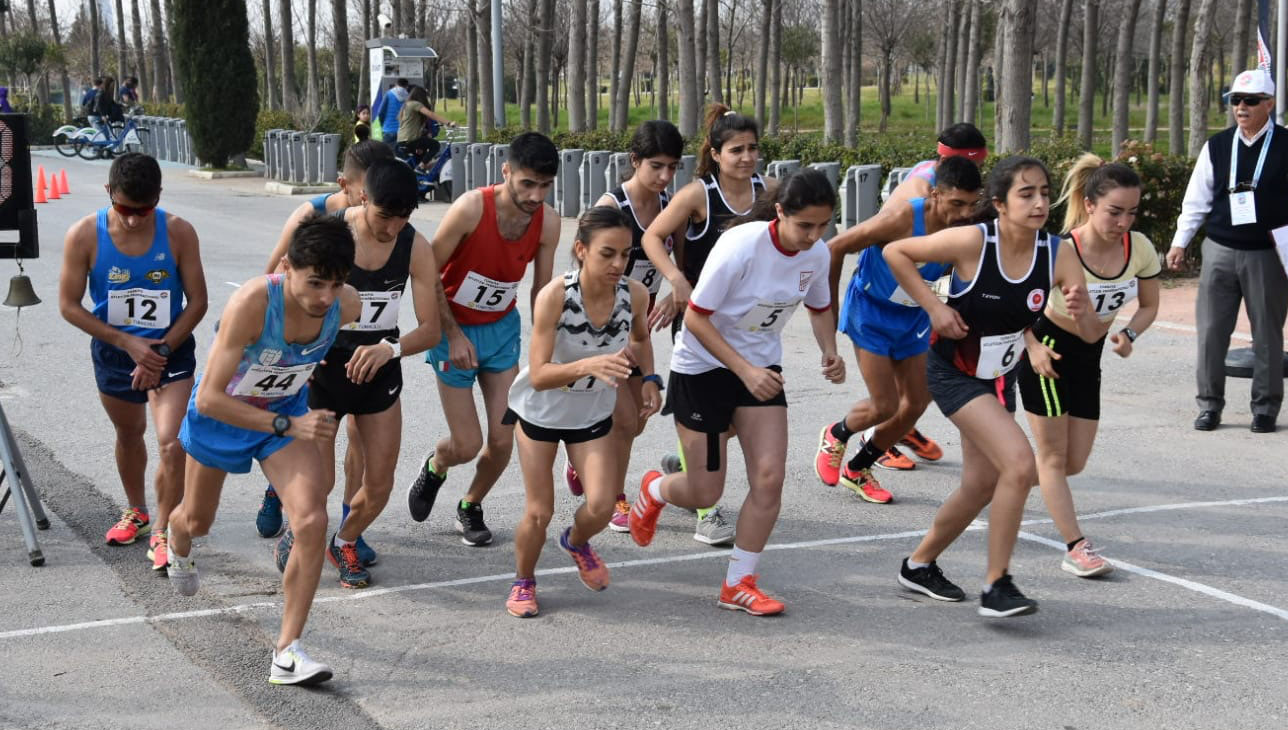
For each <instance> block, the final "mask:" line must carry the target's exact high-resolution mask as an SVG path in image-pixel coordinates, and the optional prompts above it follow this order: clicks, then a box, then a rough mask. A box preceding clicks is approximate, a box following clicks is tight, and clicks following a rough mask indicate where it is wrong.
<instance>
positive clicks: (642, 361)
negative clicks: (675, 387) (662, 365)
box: [629, 279, 662, 418]
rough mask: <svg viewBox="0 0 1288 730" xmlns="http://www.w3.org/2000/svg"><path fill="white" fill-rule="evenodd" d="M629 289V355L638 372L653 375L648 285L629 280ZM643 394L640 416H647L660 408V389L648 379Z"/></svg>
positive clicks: (654, 370) (655, 371) (654, 372)
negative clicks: (633, 360)
mask: <svg viewBox="0 0 1288 730" xmlns="http://www.w3.org/2000/svg"><path fill="white" fill-rule="evenodd" d="M629 285H630V289H631V356H632V357H633V358H634V359H635V364H636V365H637V366H638V367H639V369H640V372H642V373H644V374H645V375H655V374H656V373H657V370H656V369H655V365H654V363H653V340H652V338H651V337H650V336H649V334H650V329H651V328H650V327H649V325H648V287H646V286H644V285H643V284H641V283H640V282H638V281H635V280H633V279H632V280H630V282H629ZM642 393H643V396H644V402H643V403H642V405H643V408H641V409H640V418H648V417H649V416H651V415H653V414H654V413H657V412H658V411H659V410H660V409H661V408H662V395H661V393H662V391H661V389H660V388H659V387H658V385H657V383H654V382H653V381H649V382H647V383H644V385H643V388H642Z"/></svg>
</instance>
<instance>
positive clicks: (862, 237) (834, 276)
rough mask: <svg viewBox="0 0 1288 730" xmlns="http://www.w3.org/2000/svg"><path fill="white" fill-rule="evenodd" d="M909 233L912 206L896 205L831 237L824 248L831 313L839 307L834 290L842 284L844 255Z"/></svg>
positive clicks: (835, 311)
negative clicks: (827, 258)
mask: <svg viewBox="0 0 1288 730" xmlns="http://www.w3.org/2000/svg"><path fill="white" fill-rule="evenodd" d="M911 232H912V207H911V206H906V205H905V206H897V207H896V208H893V209H891V208H888V207H887V208H885V209H882V211H881V212H880V213H877V214H876V215H874V216H872V217H871V218H869V219H867V220H865V221H863V222H862V223H860V224H858V225H857V226H851V227H850V228H847V229H845V230H844V231H842V232H840V233H838V234H836V235H835V236H833V237H832V240H830V241H828V242H827V248H828V250H829V251H831V253H832V265H831V267H830V268H829V269H828V273H827V282H828V285H829V286H831V292H832V314H833V315H836V314H837V312H838V310H839V309H840V300H839V299H838V298H837V292H838V290H839V289H840V286H841V273H842V271H843V269H844V268H845V257H846V255H848V254H852V253H856V252H858V251H862V250H863V249H865V248H867V247H868V246H872V245H876V244H881V243H888V242H889V241H893V240H896V239H899V238H903V237H904V236H906V235H908V234H909V233H911Z"/></svg>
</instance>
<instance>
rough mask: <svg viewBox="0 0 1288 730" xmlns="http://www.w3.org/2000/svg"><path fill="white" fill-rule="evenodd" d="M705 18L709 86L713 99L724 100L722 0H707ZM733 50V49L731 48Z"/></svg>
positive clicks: (714, 100)
mask: <svg viewBox="0 0 1288 730" xmlns="http://www.w3.org/2000/svg"><path fill="white" fill-rule="evenodd" d="M706 3H707V9H706V12H704V13H703V14H702V15H703V20H704V21H705V23H706V26H707V86H708V89H709V91H710V96H711V101H713V102H723V101H724V100H725V98H724V94H722V93H721V90H720V0H706ZM730 50H731V51H732V49H730Z"/></svg>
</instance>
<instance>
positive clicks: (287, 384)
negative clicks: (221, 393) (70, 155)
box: [233, 362, 316, 398]
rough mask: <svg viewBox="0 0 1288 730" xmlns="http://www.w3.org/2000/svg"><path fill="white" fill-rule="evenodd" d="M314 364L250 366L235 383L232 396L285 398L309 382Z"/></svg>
mask: <svg viewBox="0 0 1288 730" xmlns="http://www.w3.org/2000/svg"><path fill="white" fill-rule="evenodd" d="M315 366H316V363H311V362H310V363H305V364H303V365H251V366H250V367H249V368H247V369H246V374H245V375H243V376H242V379H241V380H239V381H237V387H235V388H233V395H240V396H245V397H247V398H287V397H289V396H292V395H295V394H296V393H298V392H300V389H301V388H303V387H304V385H305V384H306V383H308V382H309V376H310V375H312V374H313V368H314V367H315Z"/></svg>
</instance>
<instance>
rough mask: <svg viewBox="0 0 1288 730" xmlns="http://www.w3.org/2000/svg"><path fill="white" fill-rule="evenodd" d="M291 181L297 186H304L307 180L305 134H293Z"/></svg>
mask: <svg viewBox="0 0 1288 730" xmlns="http://www.w3.org/2000/svg"><path fill="white" fill-rule="evenodd" d="M290 157H291V179H290V182H293V183H295V184H296V185H303V184H304V178H305V167H304V133H303V132H291V146H290Z"/></svg>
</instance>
